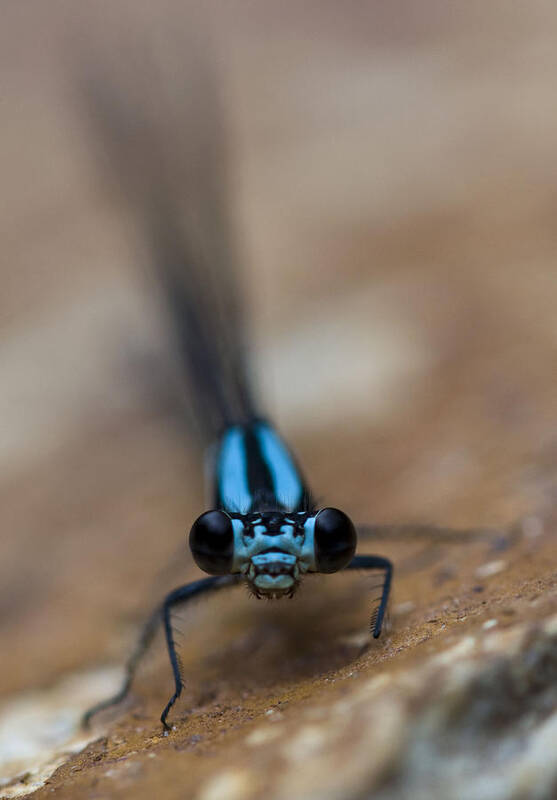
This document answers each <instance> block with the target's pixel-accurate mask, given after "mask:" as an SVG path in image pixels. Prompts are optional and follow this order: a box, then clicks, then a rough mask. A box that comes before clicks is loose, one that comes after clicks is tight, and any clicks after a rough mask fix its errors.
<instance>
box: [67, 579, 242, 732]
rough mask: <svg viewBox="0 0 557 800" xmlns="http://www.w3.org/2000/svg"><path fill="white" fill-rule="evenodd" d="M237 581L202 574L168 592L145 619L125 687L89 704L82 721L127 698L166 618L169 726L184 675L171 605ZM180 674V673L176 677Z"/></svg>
mask: <svg viewBox="0 0 557 800" xmlns="http://www.w3.org/2000/svg"><path fill="white" fill-rule="evenodd" d="M236 582H237V579H236V578H235V577H234V578H232V577H228V576H226V577H216V578H202V579H201V580H199V581H194V582H193V583H189V584H186V585H185V586H180V587H179V588H178V589H174V591H172V592H170V594H169V595H167V597H166V598H165V600H164V603H163V604H162V606H159V607H158V608H156V609H155V611H154V612H153V613H152V614H151V616H150V617H149V619H148V620H147V622H146V623H145V625H144V627H143V630H142V632H141V635H140V637H139V640H138V642H137V645H136V647H135V649H134V651H133V652H132V654H131V656H130V658H129V659H128V662H127V664H126V675H125V678H124V682H123V684H122V687H121V688H120V689H119V691H118V692H117V693H116V694H115V695H113V696H112V697H109V698H107V699H106V700H103V701H101V702H100V703H97V704H96V705H94V706H93V707H92V708H90V709H89V710H88V711H87V712H86V713H85V714H84V715H83V720H82V724H83V726H84V727H87V726H88V725H89V723H90V721H91V719H92V717H93V716H95V714H98V713H99V712H100V711H104V709H106V708H110V707H111V706H114V705H117V704H118V703H121V702H122V700H124V699H125V698H126V696H127V695H128V693H129V691H130V688H131V685H132V682H133V679H134V677H135V673H136V671H137V668H138V666H139V663H140V661H141V659H142V658H143V656H144V655H145V653H146V652H147V650H148V649H149V646H150V645H151V643H152V641H153V639H154V638H155V634H156V632H157V628H158V626H159V623H160V622H161V620H162V621H163V622H164V629H165V635H166V642H167V646H168V652H169V656H170V663H171V666H172V671H173V674H174V680H175V682H176V687H177V691H176V693H175V695H174V696H173V699H172V701H171V702H169V704H168V705H167V707H166V708H165V710H164V712H163V716H164V719H162V718H161V720H162V723H163V725H164V726H165V728H167V727H168V726H167V725H166V722H165V720H166V715H167V714H168V711H169V710H170V708H171V706H172V705H173V703H174V702H175V700H176V698H177V697H178V695H179V694H180V691H181V688H182V679H181V677H180V668H179V662H178V656H177V654H176V648H175V645H174V637H173V633H172V626H171V619H170V614H171V610H172V607H173V606H175V605H177V604H178V603H180V602H183V601H186V600H188V599H191V598H193V597H197V596H198V595H200V594H204V593H206V592H209V591H213V590H215V589H221V588H224V587H225V586H232V585H233V584H234V583H236ZM177 676H178V677H177ZM178 680H179V685H180V690H178Z"/></svg>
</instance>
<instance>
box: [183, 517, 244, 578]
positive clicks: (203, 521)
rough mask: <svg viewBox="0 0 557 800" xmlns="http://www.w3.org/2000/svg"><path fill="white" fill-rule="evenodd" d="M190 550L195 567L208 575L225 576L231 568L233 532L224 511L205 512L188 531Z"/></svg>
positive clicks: (230, 521) (229, 520) (230, 522)
mask: <svg viewBox="0 0 557 800" xmlns="http://www.w3.org/2000/svg"><path fill="white" fill-rule="evenodd" d="M190 548H191V552H192V555H193V557H194V560H195V563H196V564H197V566H198V567H199V568H200V569H202V570H203V571H204V572H208V573H209V575H226V574H227V573H229V572H230V570H231V568H232V557H233V555H234V531H233V529H232V520H231V519H230V517H229V516H228V514H225V513H224V511H206V512H205V514H202V515H201V516H200V517H198V518H197V519H196V520H195V522H194V523H193V525H192V528H191V531H190Z"/></svg>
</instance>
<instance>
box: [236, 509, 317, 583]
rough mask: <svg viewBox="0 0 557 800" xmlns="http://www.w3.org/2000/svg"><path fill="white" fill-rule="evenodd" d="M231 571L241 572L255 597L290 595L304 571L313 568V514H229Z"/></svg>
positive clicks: (314, 564)
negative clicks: (232, 535) (231, 533)
mask: <svg viewBox="0 0 557 800" xmlns="http://www.w3.org/2000/svg"><path fill="white" fill-rule="evenodd" d="M232 526H233V530H234V556H233V563H232V570H231V571H232V572H233V573H237V574H241V575H244V576H245V578H246V581H247V582H248V585H249V586H250V588H251V589H252V591H253V593H254V594H255V595H257V596H266V597H280V596H283V595H292V594H293V593H294V592H295V590H296V588H297V586H298V584H299V583H300V580H301V578H302V576H303V575H304V574H305V573H306V572H315V571H316V562H315V544H314V528H315V515H308V514H307V512H299V513H290V514H289V513H283V512H267V513H263V514H259V515H257V514H253V515H249V517H248V516H242V517H239V516H238V517H236V518H234V517H232Z"/></svg>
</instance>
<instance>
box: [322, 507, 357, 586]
mask: <svg viewBox="0 0 557 800" xmlns="http://www.w3.org/2000/svg"><path fill="white" fill-rule="evenodd" d="M314 541H315V564H316V566H317V571H318V572H338V571H339V569H342V568H343V567H346V566H347V564H349V563H350V561H351V560H352V557H353V556H354V553H355V552H356V541H357V536H356V530H355V528H354V526H353V525H352V522H351V520H350V519H349V517H347V516H346V514H344V513H343V512H342V511H339V510H338V509H337V508H323V509H322V510H321V511H320V512H319V513H318V514H317V516H316V518H315V529H314Z"/></svg>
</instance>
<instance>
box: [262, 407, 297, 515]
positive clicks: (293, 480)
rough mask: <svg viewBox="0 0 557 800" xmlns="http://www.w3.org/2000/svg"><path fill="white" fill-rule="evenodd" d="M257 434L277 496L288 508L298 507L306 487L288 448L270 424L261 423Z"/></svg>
mask: <svg viewBox="0 0 557 800" xmlns="http://www.w3.org/2000/svg"><path fill="white" fill-rule="evenodd" d="M256 436H257V441H258V442H259V446H260V447H261V453H262V455H263V457H264V459H265V462H266V464H267V468H268V470H269V472H270V473H271V477H272V479H273V484H274V492H275V497H276V498H277V500H279V502H280V503H281V504H282V505H283V506H284V507H285V508H286V509H289V510H294V509H296V508H298V506H299V504H300V503H301V501H302V497H303V494H304V487H303V485H302V481H301V480H300V475H299V473H298V470H297V469H296V466H295V464H294V462H293V460H292V457H291V455H290V453H289V452H288V449H287V448H286V446H285V445H284V444H283V442H282V441H281V439H280V437H279V436H278V435H277V434H276V433H275V431H274V430H273V429H272V428H271V427H269V426H268V425H265V424H261V423H259V424H258V425H257V427H256Z"/></svg>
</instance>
